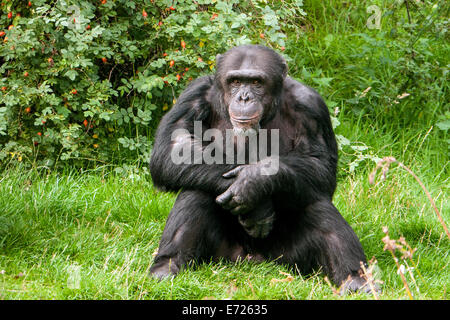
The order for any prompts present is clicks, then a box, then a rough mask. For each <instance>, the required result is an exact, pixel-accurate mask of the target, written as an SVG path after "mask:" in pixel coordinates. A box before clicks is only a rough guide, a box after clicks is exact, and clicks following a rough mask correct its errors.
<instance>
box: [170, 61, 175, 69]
mask: <svg viewBox="0 0 450 320" xmlns="http://www.w3.org/2000/svg"><path fill="white" fill-rule="evenodd" d="M174 65H175V61H173V60H170V62H169V66H170V67H171V68H172V67H173V66H174Z"/></svg>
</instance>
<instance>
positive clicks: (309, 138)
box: [150, 46, 366, 290]
mask: <svg viewBox="0 0 450 320" xmlns="http://www.w3.org/2000/svg"><path fill="white" fill-rule="evenodd" d="M218 60H219V61H218V67H217V73H216V75H215V76H206V77H202V78H199V79H197V80H196V81H194V82H193V83H191V84H190V85H189V86H188V87H187V89H186V90H185V91H184V92H183V93H182V94H181V96H180V97H179V99H178V101H177V103H176V105H175V106H174V107H173V108H172V110H170V112H168V113H167V114H166V115H165V116H164V118H163V119H162V121H161V124H160V126H159V128H158V132H157V135H156V139H155V144H154V149H153V152H152V157H151V163H150V171H151V175H152V178H153V182H154V184H155V186H157V187H158V188H160V189H163V190H170V191H179V190H182V191H181V193H180V194H179V196H178V198H177V200H176V203H175V205H174V207H173V209H172V211H171V212H170V215H169V217H168V219H167V223H166V227H165V229H164V232H163V235H162V238H161V242H160V246H159V252H158V254H157V256H156V258H155V261H154V264H153V266H152V268H151V271H150V272H151V273H152V274H153V275H155V276H157V277H160V278H163V277H166V276H168V275H170V274H176V273H178V272H179V270H180V269H181V268H182V267H183V266H185V265H186V264H187V263H188V262H189V261H192V260H197V261H202V260H206V261H208V260H210V259H220V258H226V259H230V260H232V261H235V260H236V259H237V258H238V257H241V258H245V257H252V258H253V259H255V260H262V259H268V260H272V259H275V260H276V261H277V262H279V263H287V264H290V265H293V266H294V265H295V266H296V268H297V269H298V270H300V271H301V272H306V273H308V272H311V271H312V270H313V269H315V268H318V267H322V268H323V271H324V272H325V273H326V274H327V275H328V276H329V277H330V278H331V279H332V280H333V281H334V282H335V283H336V284H338V285H340V284H341V283H342V282H343V281H345V280H346V279H347V278H348V276H351V277H352V281H351V282H350V284H349V285H348V287H349V288H350V289H352V290H356V289H359V288H360V287H362V286H363V284H364V281H363V280H362V278H360V277H359V271H360V262H363V263H366V258H365V255H364V252H363V249H362V246H361V244H360V242H359V240H358V238H357V236H356V234H355V233H354V231H353V230H352V228H351V227H350V226H349V225H348V223H347V222H346V221H345V220H344V219H343V218H342V216H341V215H340V213H339V212H338V210H337V209H336V208H335V207H334V205H333V204H332V197H333V193H334V190H335V188H336V165H337V145H336V140H335V136H334V133H333V130H332V126H331V121H330V116H329V112H328V109H327V106H326V105H325V103H324V101H323V99H322V98H321V97H320V95H319V94H318V93H317V92H316V91H314V90H313V89H311V88H309V87H307V86H305V85H303V84H301V83H299V82H297V81H295V80H293V79H291V78H289V77H288V76H286V70H287V69H286V64H285V62H284V59H282V57H281V56H279V55H278V54H276V53H275V52H274V51H272V50H271V49H268V48H265V47H261V46H243V47H237V48H233V49H232V50H230V51H229V52H227V53H225V54H223V55H220V56H219V58H218ZM243 64H246V66H247V67H248V65H250V66H251V67H252V68H254V69H255V70H259V71H263V72H265V74H266V75H267V77H268V78H270V79H272V80H273V81H272V82H270V81H269V82H268V83H267V84H265V86H266V87H265V88H264V89H265V90H266V93H268V94H269V95H270V98H271V100H270V101H269V102H262V103H263V104H264V114H263V115H262V118H261V120H260V123H259V125H260V127H261V128H265V129H279V130H280V131H279V132H280V150H279V152H280V158H279V159H280V167H279V171H278V173H277V174H275V175H267V176H263V175H261V174H260V171H259V168H258V163H256V164H248V165H243V166H239V165H238V164H211V165H206V164H181V165H175V164H174V163H172V161H171V158H170V152H171V148H172V145H173V141H171V134H172V132H173V131H174V130H176V129H179V128H184V129H186V130H188V131H189V133H191V134H192V136H191V139H195V138H199V137H194V136H193V134H194V131H193V128H194V124H193V123H194V121H196V120H198V121H202V124H203V127H204V129H208V128H217V129H219V130H221V131H224V130H226V129H231V128H232V124H231V122H230V118H229V115H228V112H227V108H228V105H227V104H226V102H225V101H226V91H227V87H226V86H227V84H226V83H225V82H224V81H223V79H224V77H225V75H226V73H227V72H228V71H229V70H230V69H232V70H239V68H240V65H243ZM265 99H266V98H265ZM233 169H236V171H235V172H232V173H231V174H230V170H233ZM227 173H229V174H228V177H227V175H226V174H227ZM224 174H225V177H224V176H223V175H224Z"/></svg>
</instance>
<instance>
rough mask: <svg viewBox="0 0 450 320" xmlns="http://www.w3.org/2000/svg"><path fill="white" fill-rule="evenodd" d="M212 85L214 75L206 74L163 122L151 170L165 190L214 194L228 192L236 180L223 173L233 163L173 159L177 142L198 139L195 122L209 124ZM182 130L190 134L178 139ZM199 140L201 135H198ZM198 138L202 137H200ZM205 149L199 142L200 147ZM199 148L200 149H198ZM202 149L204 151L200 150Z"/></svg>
mask: <svg viewBox="0 0 450 320" xmlns="http://www.w3.org/2000/svg"><path fill="white" fill-rule="evenodd" d="M211 86H212V80H211V78H210V77H202V78H199V79H197V80H195V81H194V82H193V83H191V84H190V85H189V86H188V87H187V88H186V90H185V91H184V92H183V93H182V94H181V95H180V97H179V98H178V101H177V103H176V105H175V106H174V107H173V108H172V109H171V110H170V111H169V112H168V113H167V114H166V115H165V116H164V117H163V119H162V120H161V123H160V125H159V128H158V131H157V134H156V138H155V142H154V146H153V150H152V155H151V160H150V173H151V176H152V180H153V183H154V184H155V186H156V187H158V188H161V189H163V190H171V191H178V190H179V189H183V188H184V189H193V190H195V189H198V190H203V191H206V192H209V193H213V194H214V195H218V194H220V193H222V192H224V191H225V190H226V189H227V188H228V187H229V186H230V185H231V183H232V182H233V181H230V180H229V179H225V178H223V177H222V174H223V173H225V172H227V171H228V170H231V169H232V168H233V167H235V166H233V165H225V164H211V165H209V164H204V163H203V162H202V163H201V164H194V163H193V160H194V158H193V157H192V158H191V159H192V162H191V163H187V164H183V163H182V164H176V163H174V161H173V158H172V151H173V148H174V147H176V144H191V142H193V139H194V121H201V123H202V125H203V129H206V128H207V127H208V123H207V122H208V117H209V115H210V112H211V105H210V104H209V102H208V101H206V99H205V96H206V94H207V92H208V90H209V89H210V87H211ZM177 129H182V130H181V132H183V131H185V132H186V133H188V134H184V135H183V134H181V135H178V136H177V137H176V138H175V139H174V140H172V138H173V135H172V134H173V133H174V131H176V130H177ZM195 138H198V139H199V140H200V139H201V137H195ZM197 141H198V140H197ZM199 147H200V148H201V147H202V145H201V142H200V144H198V143H196V147H192V148H191V152H194V148H199ZM198 151H199V150H197V152H198ZM200 152H201V150H200Z"/></svg>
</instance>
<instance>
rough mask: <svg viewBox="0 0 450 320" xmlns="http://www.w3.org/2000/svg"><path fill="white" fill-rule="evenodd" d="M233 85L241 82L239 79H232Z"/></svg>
mask: <svg viewBox="0 0 450 320" xmlns="http://www.w3.org/2000/svg"><path fill="white" fill-rule="evenodd" d="M232 84H233V85H235V86H238V85H240V84H241V82H240V81H239V79H234V80H233V82H232Z"/></svg>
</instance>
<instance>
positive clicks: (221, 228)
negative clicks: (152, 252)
mask: <svg viewBox="0 0 450 320" xmlns="http://www.w3.org/2000/svg"><path fill="white" fill-rule="evenodd" d="M227 213H228V212H223V211H222V210H221V208H220V207H219V206H218V205H217V204H216V203H215V198H214V197H213V196H211V195H210V194H208V193H205V192H202V191H194V190H185V191H182V192H181V193H180V194H179V195H178V198H177V200H176V201H175V204H174V206H173V208H172V210H171V212H170V214H169V217H168V218H167V222H166V226H165V228H164V231H163V234H162V237H161V241H160V243H159V249H158V254H157V255H156V257H155V260H154V263H153V266H152V267H151V269H150V274H152V275H153V276H156V277H158V278H161V279H162V278H165V277H167V276H170V275H173V274H177V273H178V272H179V271H180V269H181V268H182V267H183V266H185V265H186V264H187V263H189V262H190V261H191V260H202V259H210V258H212V257H214V256H216V253H217V252H218V251H220V252H222V253H223V254H227V253H229V252H230V250H229V246H228V242H226V241H224V238H225V233H226V232H227V231H226V226H225V225H226V221H224V219H226V218H227V217H228V219H229V218H233V217H232V216H231V215H230V214H229V213H228V214H227ZM235 220H236V219H235ZM236 224H237V222H236Z"/></svg>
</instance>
